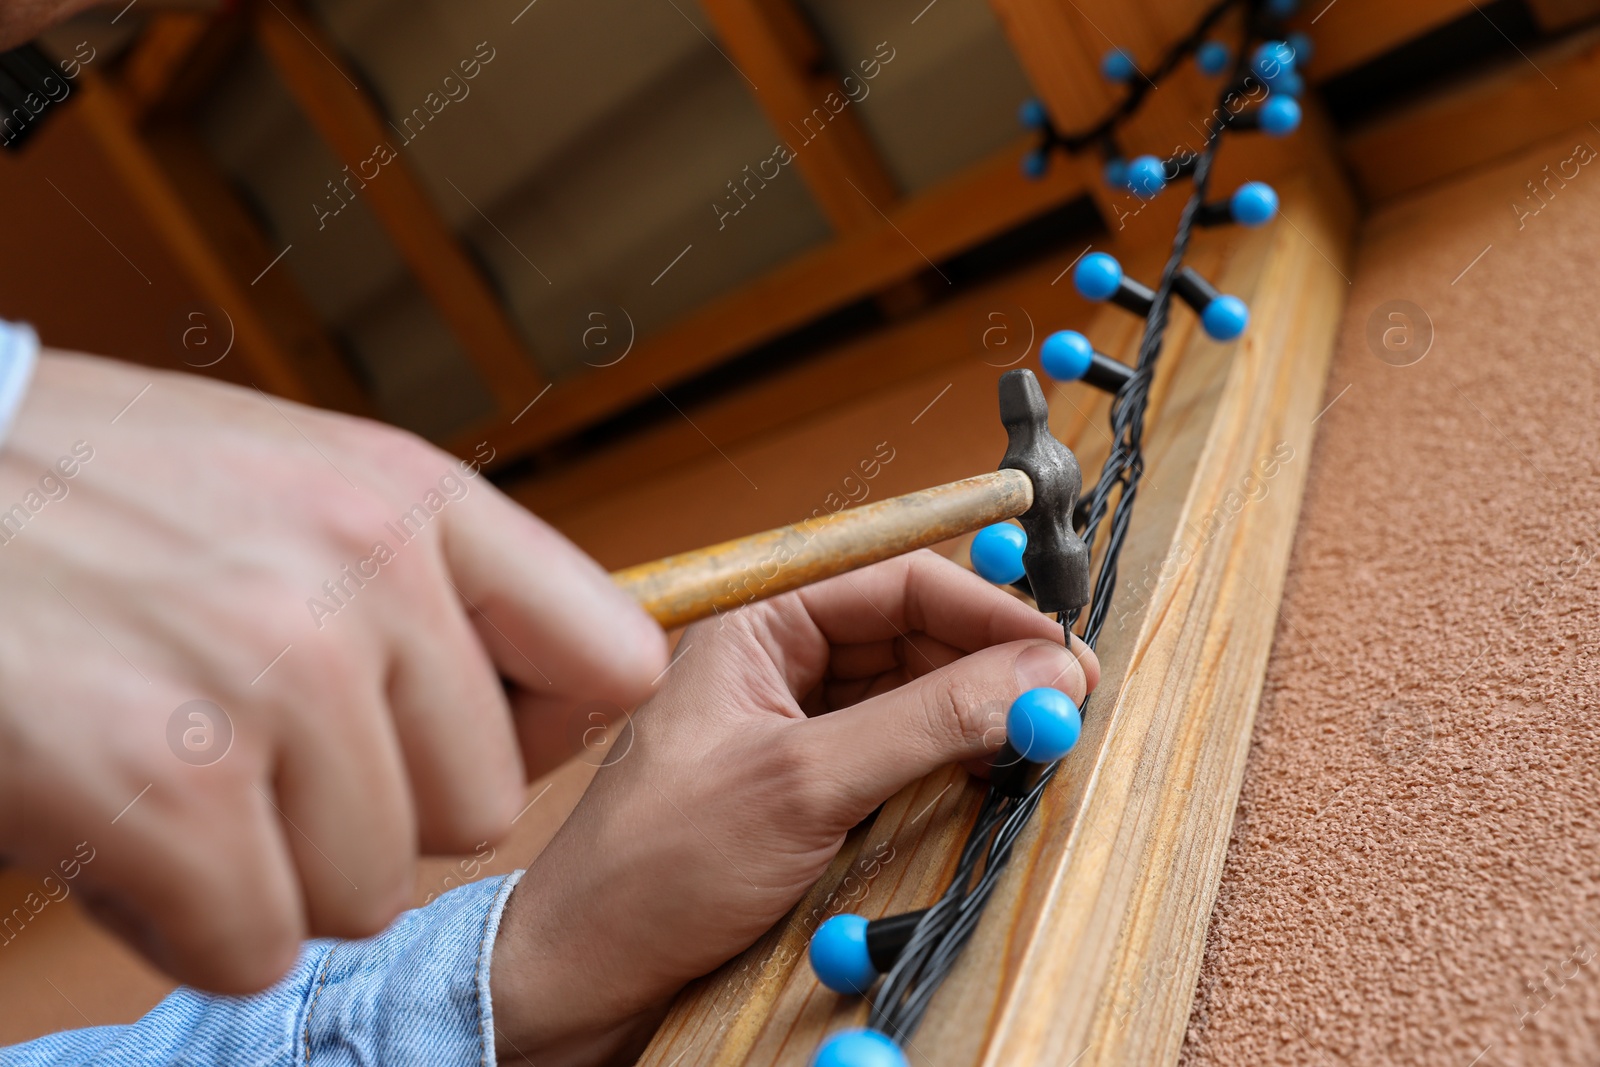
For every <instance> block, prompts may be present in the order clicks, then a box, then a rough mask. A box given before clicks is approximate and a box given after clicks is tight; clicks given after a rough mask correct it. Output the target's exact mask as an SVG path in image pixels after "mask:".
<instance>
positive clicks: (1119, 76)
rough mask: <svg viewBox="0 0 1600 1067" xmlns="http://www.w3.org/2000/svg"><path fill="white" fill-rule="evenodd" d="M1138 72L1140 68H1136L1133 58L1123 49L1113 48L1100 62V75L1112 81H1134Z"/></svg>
mask: <svg viewBox="0 0 1600 1067" xmlns="http://www.w3.org/2000/svg"><path fill="white" fill-rule="evenodd" d="M1138 72H1139V68H1138V67H1136V66H1134V64H1133V57H1132V56H1130V55H1129V54H1128V52H1127V50H1126V49H1123V48H1113V49H1112V50H1111V51H1109V52H1107V53H1106V56H1105V58H1104V59H1102V60H1101V61H1100V73H1102V74H1104V75H1105V76H1106V78H1107V79H1109V80H1110V81H1114V82H1126V81H1132V80H1133V76H1134V75H1135V74H1137V73H1138Z"/></svg>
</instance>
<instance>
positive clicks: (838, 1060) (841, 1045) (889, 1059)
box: [811, 1030, 907, 1067]
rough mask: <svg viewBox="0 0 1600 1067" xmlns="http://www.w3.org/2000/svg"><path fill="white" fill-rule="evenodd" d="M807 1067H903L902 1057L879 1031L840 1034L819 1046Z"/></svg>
mask: <svg viewBox="0 0 1600 1067" xmlns="http://www.w3.org/2000/svg"><path fill="white" fill-rule="evenodd" d="M811 1067H907V1064H906V1054H905V1053H904V1052H901V1051H900V1046H899V1045H896V1044H895V1043H894V1042H893V1041H891V1040H890V1039H889V1035H888V1034H885V1033H883V1032H882V1031H880V1030H841V1031H839V1032H838V1033H837V1034H834V1035H833V1036H832V1037H830V1038H828V1040H826V1041H824V1042H823V1043H822V1047H821V1048H819V1049H817V1054H816V1055H815V1056H813V1057H812V1059H811Z"/></svg>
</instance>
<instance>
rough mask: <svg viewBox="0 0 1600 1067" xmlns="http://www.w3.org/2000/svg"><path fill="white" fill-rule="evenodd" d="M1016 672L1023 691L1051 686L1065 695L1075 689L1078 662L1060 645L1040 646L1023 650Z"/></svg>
mask: <svg viewBox="0 0 1600 1067" xmlns="http://www.w3.org/2000/svg"><path fill="white" fill-rule="evenodd" d="M1015 670H1016V674H1017V683H1018V684H1019V685H1020V686H1021V687H1022V688H1023V689H1037V688H1039V687H1040V686H1049V687H1050V688H1052V689H1059V690H1061V691H1062V692H1063V693H1065V692H1067V690H1068V688H1069V687H1073V686H1072V683H1073V681H1074V677H1073V676H1074V673H1075V672H1076V671H1077V670H1078V661H1077V659H1076V658H1075V657H1074V656H1073V655H1072V653H1070V652H1068V651H1067V650H1066V649H1065V648H1062V647H1061V646H1060V645H1045V644H1039V645H1033V646H1031V647H1029V648H1025V649H1023V650H1022V652H1021V653H1020V654H1019V655H1018V656H1017V661H1016V665H1015ZM1073 688H1075V687H1073Z"/></svg>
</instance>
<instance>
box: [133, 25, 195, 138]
mask: <svg viewBox="0 0 1600 1067" xmlns="http://www.w3.org/2000/svg"><path fill="white" fill-rule="evenodd" d="M211 23H212V16H211V15H208V14H205V13H203V12H199V11H164V12H159V13H157V14H155V15H152V16H151V17H150V19H149V20H148V21H147V22H146V23H145V26H144V29H143V30H142V31H141V32H140V34H139V37H138V39H137V40H135V41H134V43H133V46H132V47H131V48H130V49H129V50H128V55H127V58H126V59H124V60H123V63H122V71H121V74H122V88H123V92H124V94H125V96H126V98H127V101H128V107H129V110H131V111H132V112H133V113H134V114H136V115H139V116H141V117H142V116H143V115H144V114H145V113H146V112H147V111H149V110H150V109H151V108H152V107H154V106H155V105H156V104H157V102H159V101H160V100H161V99H162V98H163V97H164V96H165V95H166V93H167V90H168V88H169V87H170V86H171V85H172V83H173V81H175V80H176V79H177V77H178V73H179V72H180V71H181V70H182V69H183V67H184V66H185V65H186V64H187V63H188V61H189V59H190V57H191V56H192V55H193V53H194V51H195V49H196V48H197V47H198V46H199V44H200V42H201V41H202V40H203V39H204V38H205V35H206V31H207V30H208V29H210V27H211Z"/></svg>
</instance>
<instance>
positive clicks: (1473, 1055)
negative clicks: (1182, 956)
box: [1183, 126, 1600, 1067]
mask: <svg viewBox="0 0 1600 1067" xmlns="http://www.w3.org/2000/svg"><path fill="white" fill-rule="evenodd" d="M1579 144H1582V145H1584V146H1585V147H1584V148H1583V149H1581V150H1580V151H1579V152H1578V153H1577V155H1576V156H1574V151H1573V149H1574V146H1575V145H1579ZM1596 148H1600V132H1597V130H1595V129H1593V128H1590V127H1588V126H1585V127H1582V128H1581V129H1579V130H1577V131H1575V132H1574V133H1573V135H1572V136H1571V137H1569V138H1565V139H1563V140H1561V141H1559V142H1556V143H1554V144H1551V145H1548V146H1546V147H1544V148H1541V149H1540V150H1538V151H1535V152H1533V153H1531V154H1528V155H1526V156H1524V157H1522V158H1519V159H1517V160H1515V161H1512V162H1510V163H1507V164H1506V165H1503V166H1500V167H1496V168H1493V169H1491V170H1488V171H1487V172H1484V173H1480V174H1478V175H1476V176H1474V177H1472V178H1471V179H1469V180H1467V181H1465V182H1461V183H1457V184H1452V185H1450V186H1448V187H1444V188H1440V189H1437V190H1434V191H1430V192H1428V193H1426V194H1424V195H1421V196H1419V197H1416V198H1414V199H1410V200H1407V201H1405V202H1403V203H1399V204H1396V205H1393V206H1391V207H1389V208H1386V209H1385V210H1383V211H1381V212H1380V213H1378V214H1377V215H1376V216H1375V217H1373V218H1372V219H1371V220H1370V221H1369V222H1368V224H1367V227H1366V232H1365V235H1364V239H1363V241H1362V244H1361V252H1360V258H1359V260H1358V263H1357V267H1356V272H1355V276H1354V284H1353V287H1352V289H1351V293H1350V302H1349V310H1348V312H1347V319H1346V322H1345V324H1344V328H1343V331H1342V335H1341V338H1340V342H1339V345H1340V347H1339V350H1338V353H1337V355H1336V357H1335V364H1334V368H1333V372H1332V374H1331V376H1330V379H1329V383H1328V387H1327V401H1328V402H1329V403H1330V404H1331V405H1332V406H1331V407H1330V408H1329V409H1328V410H1327V412H1326V414H1324V415H1323V416H1322V417H1321V420H1320V422H1319V424H1318V430H1319V435H1318V438H1317V445H1316V450H1315V452H1314V455H1313V458H1312V464H1313V469H1312V472H1311V480H1310V484H1309V486H1308V488H1307V491H1306V499H1305V506H1304V511H1303V513H1302V518H1301V524H1300V530H1299V534H1298V537H1297V540H1296V545H1295V552H1294V557H1293V559H1292V561H1291V563H1290V571H1289V583H1288V589H1287V593H1286V597H1285V601H1284V604H1283V610H1282V622H1281V624H1280V626H1279V629H1278V634H1277V641H1276V645H1275V647H1274V651H1273V656H1272V661H1271V664H1270V667H1269V669H1268V675H1267V684H1266V693H1265V697H1264V700H1263V704H1262V707H1261V712H1260V716H1259V718H1258V720H1257V726H1256V734H1255V738H1254V745H1253V748H1252V751H1251V755H1250V764H1249V768H1248V771H1247V774H1246V778H1245V783H1244V791H1243V795H1242V798H1241V802H1240V806H1239V812H1238V816H1237V822H1236V824H1235V829H1234V836H1233V841H1232V844H1231V847H1230V850H1229V854H1228V860H1227V867H1226V870H1225V873H1224V876H1223V882H1222V891H1221V896H1220V898H1219V899H1218V902H1217V906H1216V910H1215V912H1214V914H1213V918H1212V924H1211V930H1210V936H1209V940H1208V946H1207V954H1206V962H1205V967H1204V971H1203V974H1202V978H1201V982H1200V987H1199V990H1198V993H1197V997H1196V1000H1195V1006H1194V1012H1193V1016H1192V1019H1191V1022H1190V1031H1189V1036H1188V1043H1187V1046H1186V1048H1185V1052H1184V1057H1183V1061H1184V1063H1186V1064H1188V1065H1191V1067H1200V1065H1210V1064H1227V1065H1234V1064H1324V1065H1341V1064H1347V1063H1349V1064H1355V1063H1361V1064H1378V1063H1403V1064H1438V1065H1441V1067H1468V1064H1475V1065H1477V1067H1490V1065H1505V1067H1519V1065H1529V1067H1532V1065H1546V1064H1594V1063H1596V1062H1600V718H1597V716H1596V714H1595V711H1596V708H1595V704H1596V701H1595V689H1594V687H1595V683H1596V681H1597V680H1600V653H1597V649H1596V632H1597V631H1596V623H1595V619H1596V616H1597V614H1600V564H1597V563H1596V562H1595V557H1596V555H1597V554H1600V477H1597V474H1600V470H1597V468H1600V448H1597V445H1600V420H1597V417H1596V416H1597V414H1600V407H1597V401H1600V387H1597V383H1600V365H1597V361H1596V355H1597V343H1596V332H1597V331H1596V328H1597V326H1600V302H1597V301H1596V299H1595V296H1594V267H1595V259H1596V254H1595V249H1596V247H1597V245H1600V167H1597V166H1592V165H1584V164H1582V163H1581V162H1580V160H1581V159H1583V158H1585V157H1586V156H1587V157H1590V158H1592V157H1594V154H1595V149H1596ZM1547 164H1548V165H1549V167H1550V169H1549V171H1545V170H1544V169H1543V168H1544V167H1545V166H1546V165H1547ZM1563 173H1564V174H1566V175H1569V176H1571V177H1570V180H1562V179H1561V177H1560V175H1561V174H1563ZM1549 175H1555V177H1554V178H1553V179H1550V180H1548V184H1546V182H1547V177H1548V176H1549ZM1530 181H1533V182H1536V183H1539V195H1540V199H1538V200H1535V199H1534V198H1533V194H1532V193H1531V192H1530V190H1529V187H1528V186H1527V185H1526V184H1525V183H1527V182H1530ZM1518 205H1520V207H1519V206H1518ZM1536 208H1537V209H1538V210H1537V213H1534V210H1535V209H1536ZM1519 227H1520V228H1519ZM1485 249H1487V251H1485ZM1480 254H1481V255H1482V258H1481V259H1478V260H1477V261H1476V262H1475V263H1474V257H1477V256H1479V255H1480ZM1469 264H1470V268H1469ZM1392 300H1409V301H1411V302H1413V303H1414V304H1415V305H1417V306H1419V307H1420V308H1422V309H1424V310H1425V313H1426V316H1427V317H1428V318H1429V319H1431V322H1432V333H1433V337H1432V344H1431V348H1429V349H1428V350H1427V351H1426V354H1425V355H1423V356H1422V358H1421V359H1420V360H1419V361H1418V362H1416V363H1414V364H1412V365H1409V366H1395V365H1391V364H1392V363H1403V362H1407V361H1409V360H1410V359H1413V358H1415V357H1416V356H1417V355H1419V354H1420V353H1421V351H1422V348H1421V334H1420V333H1419V334H1417V335H1414V337H1413V340H1412V348H1411V351H1410V353H1409V354H1407V352H1406V351H1404V349H1403V344H1402V343H1403V342H1405V341H1406V337H1405V336H1404V335H1403V334H1401V333H1395V334H1391V335H1390V338H1389V341H1390V346H1391V348H1401V350H1400V351H1391V350H1386V349H1385V348H1384V346H1383V344H1382V331H1383V330H1384V329H1388V328H1399V329H1404V323H1403V322H1402V321H1401V320H1393V319H1388V318H1386V317H1385V315H1386V311H1385V310H1384V309H1383V308H1382V305H1384V304H1385V303H1386V302H1388V301H1392ZM1375 314H1376V315H1377V317H1378V318H1379V319H1380V322H1379V324H1378V327H1377V329H1376V330H1373V329H1371V327H1369V321H1370V320H1372V319H1373V318H1374V316H1375ZM1410 317H1411V318H1412V319H1413V320H1414V321H1413V325H1420V324H1421V323H1422V322H1423V320H1422V319H1421V318H1420V317H1419V316H1417V315H1416V314H1415V313H1414V312H1413V313H1412V314H1411V316H1410ZM1372 333H1375V334H1376V335H1377V337H1378V339H1377V340H1376V341H1373V342H1370V343H1369V334H1372ZM1375 352H1384V353H1385V358H1379V357H1378V356H1377V355H1375Z"/></svg>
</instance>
